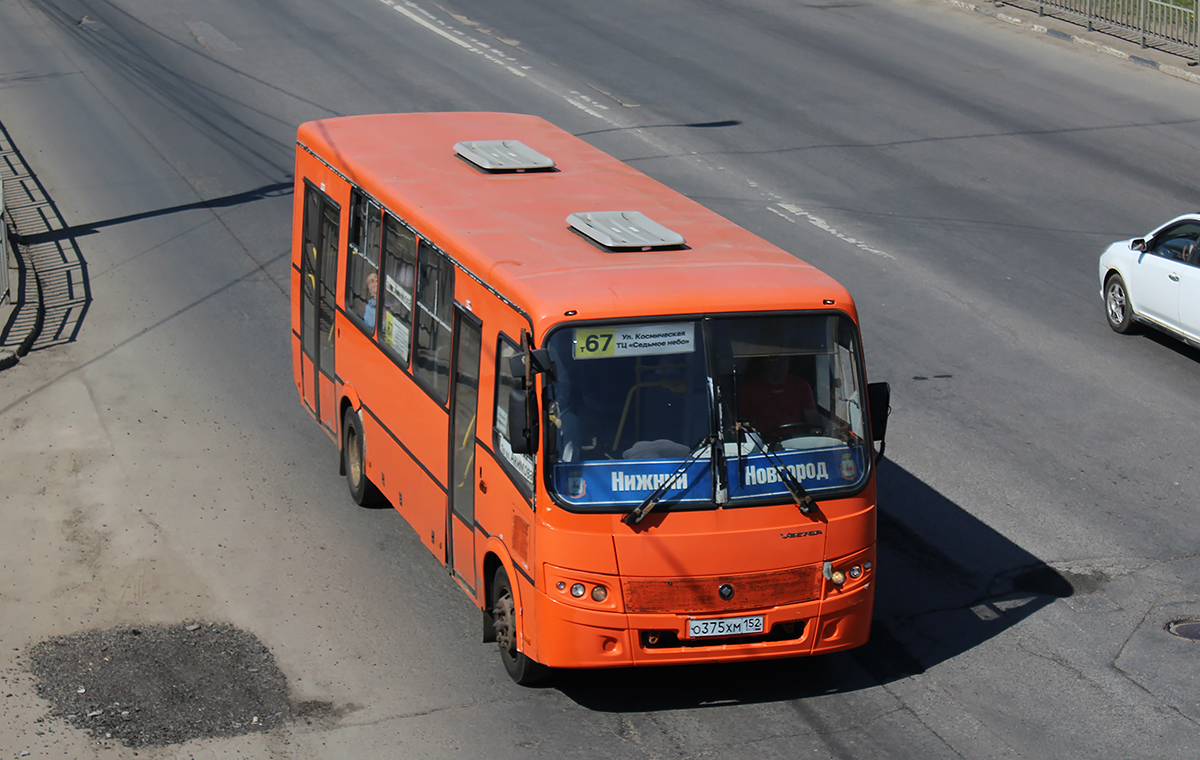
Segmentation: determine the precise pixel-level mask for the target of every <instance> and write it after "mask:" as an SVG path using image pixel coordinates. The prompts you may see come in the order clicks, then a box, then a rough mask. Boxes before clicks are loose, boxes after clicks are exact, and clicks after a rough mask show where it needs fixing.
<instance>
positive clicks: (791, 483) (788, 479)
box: [737, 420, 819, 515]
mask: <svg viewBox="0 0 1200 760" xmlns="http://www.w3.org/2000/svg"><path fill="white" fill-rule="evenodd" d="M737 429H738V430H744V431H746V432H748V433H753V434H754V435H755V437H756V439H757V440H754V446H755V448H757V449H758V450H759V451H761V452H762V453H763V456H765V457H766V458H767V461H768V462H770V463H771V466H772V467H774V468H775V471H776V472H777V473H779V480H780V481H781V482H782V483H783V484H784V486H786V487H787V490H788V493H790V494H791V495H792V498H793V499H794V500H795V501H796V506H797V507H799V508H800V511H801V512H803V513H804V514H806V515H807V514H808V513H809V512H817V511H819V510H818V509H817V502H816V501H814V500H813V497H811V496H809V495H808V492H807V491H805V490H804V486H802V485H800V481H799V480H797V479H796V476H795V475H793V474H792V471H791V470H789V469H788V468H787V467H786V466H784V464H783V462H781V461H780V460H779V457H777V456H776V455H775V452H773V451H771V450H769V449H768V448H767V447H766V446H763V445H762V443H760V441H762V433H760V432H758V431H757V430H755V428H754V425H751V424H750V423H749V422H746V421H742V420H739V421H738V422H737ZM741 451H742V444H741V441H738V455H739V459H740V456H741Z"/></svg>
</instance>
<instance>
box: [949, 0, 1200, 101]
mask: <svg viewBox="0 0 1200 760" xmlns="http://www.w3.org/2000/svg"><path fill="white" fill-rule="evenodd" d="M943 2H945V3H948V4H950V5H953V6H955V7H956V8H961V9H963V10H967V11H972V12H974V13H979V14H981V15H984V16H989V17H991V18H994V19H996V20H997V21H1003V22H1004V23H1006V24H1012V25H1013V26H1018V27H1021V28H1022V29H1028V30H1029V31H1031V32H1036V33H1038V34H1044V35H1046V36H1047V37H1054V38H1056V39H1060V40H1066V41H1068V42H1073V43H1075V44H1076V45H1079V46H1081V47H1085V48H1089V49H1090V50H1094V51H1095V52H1097V53H1103V54H1104V55H1111V56H1113V57H1114V58H1120V59H1121V60H1123V61H1129V62H1130V63H1136V64H1138V65H1139V66H1145V67H1146V68H1150V69H1154V70H1155V71H1160V72H1162V73H1163V74H1166V75H1168V76H1173V77H1175V78H1177V79H1183V80H1185V81H1188V82H1191V83H1192V84H1200V74H1197V73H1193V72H1191V71H1188V70H1187V69H1182V68H1179V67H1178V66H1171V65H1170V64H1165V63H1159V62H1158V61H1154V60H1151V59H1149V58H1143V57H1141V56H1138V55H1131V54H1129V53H1127V52H1125V51H1124V50H1120V49H1118V48H1115V47H1112V46H1111V45H1105V44H1102V43H1099V42H1096V41H1095V40H1091V39H1087V38H1086V37H1083V36H1081V35H1078V34H1072V33H1070V32H1063V31H1060V30H1058V29H1050V28H1049V27H1046V26H1042V25H1041V24H1035V23H1032V22H1029V21H1024V20H1022V19H1019V18H1017V17H1016V16H1010V15H1008V14H1007V13H1001V12H1000V11H998V10H994V9H992V8H987V7H983V6H979V5H975V4H974V3H968V2H964V0H943Z"/></svg>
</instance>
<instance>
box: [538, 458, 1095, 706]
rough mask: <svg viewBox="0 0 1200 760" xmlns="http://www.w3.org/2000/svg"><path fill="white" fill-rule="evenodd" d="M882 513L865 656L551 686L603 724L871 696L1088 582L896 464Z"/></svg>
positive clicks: (570, 679) (606, 676) (885, 483)
mask: <svg viewBox="0 0 1200 760" xmlns="http://www.w3.org/2000/svg"><path fill="white" fill-rule="evenodd" d="M879 503H880V504H881V505H882V506H881V508H880V513H879V539H878V566H879V576H878V577H879V581H878V583H879V585H878V586H877V588H876V596H875V622H874V625H873V627H872V632H871V641H870V642H869V643H868V644H867V645H866V646H864V647H861V648H859V649H856V650H853V651H850V652H845V653H839V654H833V655H825V656H820V657H811V658H796V659H791V660H774V661H766V662H753V663H743V664H729V665H695V666H682V667H668V668H645V669H636V668H628V669H621V670H612V671H563V672H559V673H557V674H556V677H555V679H554V681H553V682H552V683H551V684H548V685H550V686H553V687H555V688H557V689H559V690H560V691H561V692H562V693H563V694H564V695H566V696H567V697H568V698H570V699H572V700H574V701H575V702H577V703H578V704H580V705H581V706H583V707H586V708H588V709H592V710H598V711H602V712H630V711H634V712H647V711H655V710H674V709H687V708H698V707H715V706H720V705H729V704H750V703H762V702H777V701H788V700H794V699H803V698H805V697H811V696H816V695H820V694H831V693H845V692H851V691H857V690H860V689H868V688H871V687H874V686H878V685H880V684H886V683H890V682H892V681H896V680H899V679H903V678H905V677H908V676H910V675H916V674H919V673H922V672H924V671H925V670H926V669H928V668H931V667H933V666H935V665H937V664H938V663H941V662H944V661H946V660H949V659H951V658H953V657H955V656H957V655H959V654H962V653H963V652H967V651H969V650H971V649H972V648H974V647H976V646H978V645H979V644H982V643H983V642H985V641H987V640H989V639H991V638H992V637H993V636H996V635H997V634H999V633H1001V632H1002V631H1004V630H1006V629H1008V628H1011V627H1013V626H1016V625H1018V624H1020V623H1021V621H1023V620H1024V619H1025V618H1027V617H1029V616H1030V615H1033V614H1034V613H1036V612H1037V611H1038V610H1040V609H1042V608H1043V607H1045V606H1047V605H1049V604H1050V603H1052V602H1053V601H1054V600H1055V599H1059V598H1063V597H1067V596H1071V595H1072V594H1073V593H1075V590H1076V586H1077V585H1079V584H1087V582H1088V579H1087V578H1084V577H1068V575H1066V574H1064V573H1060V572H1059V571H1056V570H1055V569H1053V568H1051V567H1050V566H1048V565H1046V564H1045V563H1044V562H1042V561H1041V560H1039V559H1038V558H1037V557H1034V556H1033V555H1032V554H1030V553H1029V552H1027V551H1025V550H1024V549H1022V548H1021V547H1019V546H1017V545H1016V544H1014V543H1013V542H1012V541H1009V540H1008V539H1007V538H1005V537H1004V536H1003V535H1001V534H1000V533H998V532H996V531H995V530H993V529H992V528H990V527H989V526H987V525H985V524H984V523H982V522H981V521H979V520H978V519H976V518H975V517H974V516H972V515H971V514H969V513H968V512H966V511H965V510H963V509H962V508H960V507H959V506H958V505H957V504H955V503H953V502H952V501H950V500H949V499H947V498H946V497H944V496H942V495H941V494H940V493H938V492H937V491H935V490H934V489H932V488H930V487H929V486H928V485H926V484H925V483H923V482H922V481H921V480H920V479H918V478H916V477H914V476H913V475H912V474H911V473H909V472H907V471H906V470H904V469H903V468H902V467H899V466H898V465H895V464H893V463H891V462H888V461H886V460H885V461H884V462H883V463H882V464H881V465H880V469H879ZM1081 590H1083V589H1081Z"/></svg>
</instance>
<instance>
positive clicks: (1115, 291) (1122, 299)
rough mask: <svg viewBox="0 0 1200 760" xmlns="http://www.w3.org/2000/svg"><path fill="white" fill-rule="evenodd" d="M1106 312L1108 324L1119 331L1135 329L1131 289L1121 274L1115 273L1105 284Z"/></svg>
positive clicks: (1125, 331) (1126, 331) (1124, 331)
mask: <svg viewBox="0 0 1200 760" xmlns="http://www.w3.org/2000/svg"><path fill="white" fill-rule="evenodd" d="M1104 314H1105V316H1107V317H1108V326H1109V327H1111V328H1112V329H1113V330H1115V331H1117V332H1119V333H1128V332H1130V331H1132V330H1133V307H1132V306H1130V304H1129V291H1127V290H1126V289H1125V281H1124V280H1122V279H1121V275H1119V274H1114V275H1112V276H1111V277H1109V278H1108V281H1107V282H1105V284H1104Z"/></svg>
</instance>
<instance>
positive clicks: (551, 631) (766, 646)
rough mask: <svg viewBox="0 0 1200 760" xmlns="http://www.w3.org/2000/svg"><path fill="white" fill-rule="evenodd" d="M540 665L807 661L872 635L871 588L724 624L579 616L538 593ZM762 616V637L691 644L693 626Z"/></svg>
mask: <svg viewBox="0 0 1200 760" xmlns="http://www.w3.org/2000/svg"><path fill="white" fill-rule="evenodd" d="M537 595H538V599H537V605H538V614H537V620H538V629H537V630H536V632H535V636H536V653H535V654H534V657H535V659H537V660H538V661H539V662H541V663H542V664H544V665H548V666H550V667H557V668H614V667H629V666H642V665H675V664H684V663H698V662H735V661H739V660H757V659H772V658H781V657H801V656H805V655H813V654H826V653H829V652H837V651H841V650H844V649H852V648H854V647H857V646H861V645H862V644H865V643H866V641H867V638H868V637H869V635H870V629H871V610H872V608H873V606H874V599H875V587H874V584H873V583H869V584H863V585H862V586H859V587H857V588H854V589H852V590H849V591H846V592H844V593H840V592H839V593H836V594H832V595H830V596H829V597H827V598H826V599H823V600H816V601H811V602H804V603H801V604H795V605H788V606H780V607H772V608H770V609H765V610H747V611H744V612H739V613H736V614H725V615H720V616H708V615H681V614H626V613H621V612H602V611H595V610H587V609H581V608H579V607H573V606H571V605H567V604H563V603H562V602H560V601H558V600H557V599H554V598H551V597H549V596H547V595H545V594H544V593H542V592H540V591H539V592H537ZM750 615H762V616H763V617H764V625H763V631H764V633H762V634H755V635H747V636H733V637H727V638H719V637H713V638H688V637H687V629H688V620H689V619H694V618H705V619H710V618H711V617H724V618H730V617H745V616H750Z"/></svg>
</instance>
